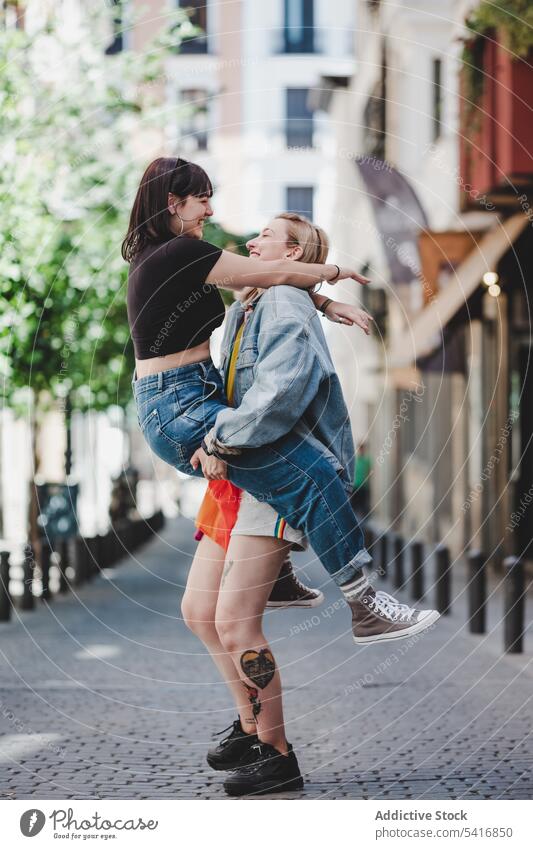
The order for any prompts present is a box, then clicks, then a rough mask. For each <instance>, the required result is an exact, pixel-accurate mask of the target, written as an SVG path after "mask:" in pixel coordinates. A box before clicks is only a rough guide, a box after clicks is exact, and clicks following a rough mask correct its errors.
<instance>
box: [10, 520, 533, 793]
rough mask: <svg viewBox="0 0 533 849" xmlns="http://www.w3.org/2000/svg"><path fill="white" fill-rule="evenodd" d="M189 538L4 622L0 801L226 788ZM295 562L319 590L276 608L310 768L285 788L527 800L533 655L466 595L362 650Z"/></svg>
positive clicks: (158, 544) (282, 658)
mask: <svg viewBox="0 0 533 849" xmlns="http://www.w3.org/2000/svg"><path fill="white" fill-rule="evenodd" d="M194 545H195V543H194V541H193V539H192V523H191V522H190V521H189V520H187V519H178V520H173V521H172V522H169V523H168V525H167V527H166V528H165V529H164V530H163V532H162V534H161V536H160V537H159V538H157V537H156V538H155V539H154V541H152V542H150V543H149V544H148V545H147V546H146V547H145V548H143V549H140V550H139V551H138V552H136V556H135V557H132V558H131V559H129V560H126V561H123V562H122V563H121V564H119V565H118V566H117V567H116V568H115V569H113V570H110V571H109V572H108V574H107V576H102V577H99V578H97V579H95V581H94V582H93V584H91V585H87V586H85V587H83V588H82V590H81V591H80V592H79V595H78V596H77V597H73V596H72V595H70V596H67V597H65V598H61V599H57V600H54V602H53V604H52V605H51V606H50V607H47V606H45V605H42V606H41V607H40V609H38V610H36V611H34V612H32V613H25V614H15V616H14V618H13V620H12V622H11V623H6V624H1V625H0V693H1V695H0V733H1V734H2V735H3V736H2V739H1V740H0V762H1V765H2V768H1V771H0V776H1V777H0V797H1V798H13V799H29V798H32V799H44V798H77V799H88V798H111V799H121V798H139V799H153V798H164V799H176V798H184V799H191V798H213V799H217V798H226V797H225V794H224V792H223V789H222V778H223V774H218V773H215V772H212V771H211V770H210V769H209V767H208V766H207V764H206V763H205V752H206V749H207V748H208V746H210V745H212V742H213V735H214V733H215V732H216V731H217V730H220V729H223V728H225V727H226V726H227V725H229V724H230V723H231V722H232V720H233V719H234V712H233V709H232V708H231V707H230V705H229V701H228V696H227V694H226V691H225V688H224V686H223V685H222V684H221V682H220V681H219V679H218V676H217V673H216V671H215V669H214V667H213V665H212V663H211V661H210V659H209V657H208V656H207V655H206V652H205V651H204V649H203V647H202V645H201V644H200V643H199V642H198V641H197V639H196V638H195V637H194V636H193V635H192V634H191V633H190V632H189V631H188V630H187V628H186V627H185V626H184V624H183V622H182V621H181V619H180V609H179V601H180V597H181V594H182V591H183V585H184V583H185V580H186V576H187V569H188V565H189V563H190V556H191V553H192V551H193V549H194ZM296 564H297V566H298V568H300V567H302V566H303V567H304V573H303V574H302V573H300V576H301V577H308V578H309V579H310V580H311V581H312V582H314V583H315V584H317V585H323V589H324V590H325V592H326V602H325V604H324V605H323V606H322V607H321V608H318V609H316V610H300V611H298V610H292V611H291V610H286V611H276V610H273V611H267V619H266V631H267V634H268V636H269V639H270V640H271V645H272V647H273V650H274V652H275V654H276V658H277V662H278V666H279V667H280V670H281V675H282V679H283V682H284V691H285V714H286V719H287V727H288V737H289V740H290V741H291V742H292V743H293V745H294V747H295V749H296V751H297V754H298V759H299V762H300V765H301V768H302V772H303V773H304V777H305V780H306V786H305V790H304V792H303V793H301V794H290V798H295V796H301V797H302V798H331V799H341V798H342V799H344V798H349V799H361V798H372V799H383V798H392V799H403V798H409V799H422V798H427V799H429V798H492V799H496V798H513V799H529V798H531V797H532V795H533V774H532V767H533V740H532V738H531V727H532V696H533V663H532V661H533V655H531V654H524V655H515V656H507V657H503V656H501V654H500V653H499V651H498V650H497V647H496V645H495V642H494V638H493V637H488V638H484V637H473V636H471V635H470V634H468V632H467V631H466V629H465V627H464V617H463V616H462V615H461V612H460V607H461V605H455V608H456V610H457V611H458V612H455V611H453V612H452V615H451V616H450V617H446V618H443V619H441V620H440V621H439V622H438V623H437V625H436V626H435V627H434V628H433V629H431V630H430V631H428V632H426V633H425V634H422V635H419V636H418V637H414V638H412V639H411V640H404V641H398V642H393V643H390V644H389V645H388V646H387V645H383V646H369V647H356V646H355V645H354V644H353V642H352V640H351V631H350V621H349V615H348V611H347V610H346V608H345V606H344V604H343V603H342V601H341V600H340V599H339V594H338V591H337V590H336V588H335V586H334V585H333V584H332V583H331V582H327V583H325V577H326V573H325V572H324V570H323V569H322V568H321V567H320V565H319V564H318V563H317V562H316V560H313V558H312V555H311V554H310V553H306V554H301V555H298V556H297V558H296ZM382 586H383V588H385V586H384V585H382ZM386 588H387V589H390V587H386ZM404 600H408V599H407V598H405V599H404ZM278 798H279V797H278Z"/></svg>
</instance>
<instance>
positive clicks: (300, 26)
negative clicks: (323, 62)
mask: <svg viewBox="0 0 533 849" xmlns="http://www.w3.org/2000/svg"><path fill="white" fill-rule="evenodd" d="M313 21H314V9H313V0H285V26H284V48H285V53H313V51H314V39H313V33H314V23H313Z"/></svg>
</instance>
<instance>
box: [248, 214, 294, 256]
mask: <svg viewBox="0 0 533 849" xmlns="http://www.w3.org/2000/svg"><path fill="white" fill-rule="evenodd" d="M288 242H289V223H288V221H286V220H285V219H283V218H273V219H272V220H271V221H269V222H268V224H267V226H266V227H263V229H262V230H261V232H260V233H259V235H258V236H256V237H255V238H254V239H250V240H249V241H248V242H246V247H247V249H248V253H249V254H250V256H254V257H256V258H257V259H263V260H269V259H270V260H272V259H293V260H297V259H299V258H300V257H301V255H302V249H301V247H300V246H299V245H289V243H288Z"/></svg>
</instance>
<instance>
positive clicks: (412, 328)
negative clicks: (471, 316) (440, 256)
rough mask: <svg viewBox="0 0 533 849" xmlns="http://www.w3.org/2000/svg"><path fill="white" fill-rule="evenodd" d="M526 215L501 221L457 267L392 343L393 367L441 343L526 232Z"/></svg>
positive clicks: (514, 216)
mask: <svg viewBox="0 0 533 849" xmlns="http://www.w3.org/2000/svg"><path fill="white" fill-rule="evenodd" d="M527 223H528V218H527V216H526V215H524V213H523V212H519V213H517V214H516V215H513V216H511V218H508V219H507V220H506V221H499V222H498V223H497V224H495V225H494V227H491V229H490V230H489V231H488V232H487V233H485V235H484V236H482V238H481V239H480V241H479V242H478V244H477V246H476V247H475V248H474V250H473V251H472V252H471V253H469V254H468V256H467V257H466V259H465V260H463V262H462V263H461V264H460V265H459V266H458V268H457V269H456V271H455V274H454V275H453V278H452V279H451V280H450V282H449V283H448V285H447V286H446V288H445V289H444V290H443V291H442V292H439V294H438V295H437V296H436V297H435V298H434V299H433V300H432V301H431V303H430V304H428V306H426V307H425V308H424V309H423V310H422V311H421V312H419V313H418V314H417V315H416V316H415V317H414V318H413V319H412V320H411V322H410V324H409V327H408V328H407V329H406V330H404V331H403V333H402V334H400V335H399V336H398V338H397V339H396V340H393V342H392V348H391V353H390V363H391V366H392V368H397V367H404V366H408V365H410V364H411V363H414V362H415V361H416V359H417V358H419V357H424V356H426V355H427V354H430V353H431V352H432V351H434V350H435V348H437V347H438V346H439V345H440V344H442V332H443V328H444V327H445V326H446V324H447V323H448V322H449V320H450V319H451V318H452V317H453V316H454V315H455V313H456V312H457V311H458V310H459V309H460V308H461V307H462V306H463V305H464V304H465V303H466V301H467V300H468V298H469V297H470V296H471V295H472V294H473V293H474V292H475V290H476V289H477V287H478V286H479V284H480V282H481V279H482V277H483V275H484V274H485V272H486V271H494V270H495V268H496V265H497V264H498V262H499V260H500V259H501V257H502V256H503V255H504V254H505V253H506V252H507V251H508V250H509V248H510V247H511V246H512V244H513V243H514V242H515V241H516V239H517V238H518V236H519V235H520V233H521V232H522V231H523V230H524V228H525V226H526V224H527Z"/></svg>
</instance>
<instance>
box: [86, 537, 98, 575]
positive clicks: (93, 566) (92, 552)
mask: <svg viewBox="0 0 533 849" xmlns="http://www.w3.org/2000/svg"><path fill="white" fill-rule="evenodd" d="M85 545H86V547H87V580H88V581H92V579H93V578H94V576H95V575H96V573H97V572H98V537H97V536H96V537H85Z"/></svg>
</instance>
